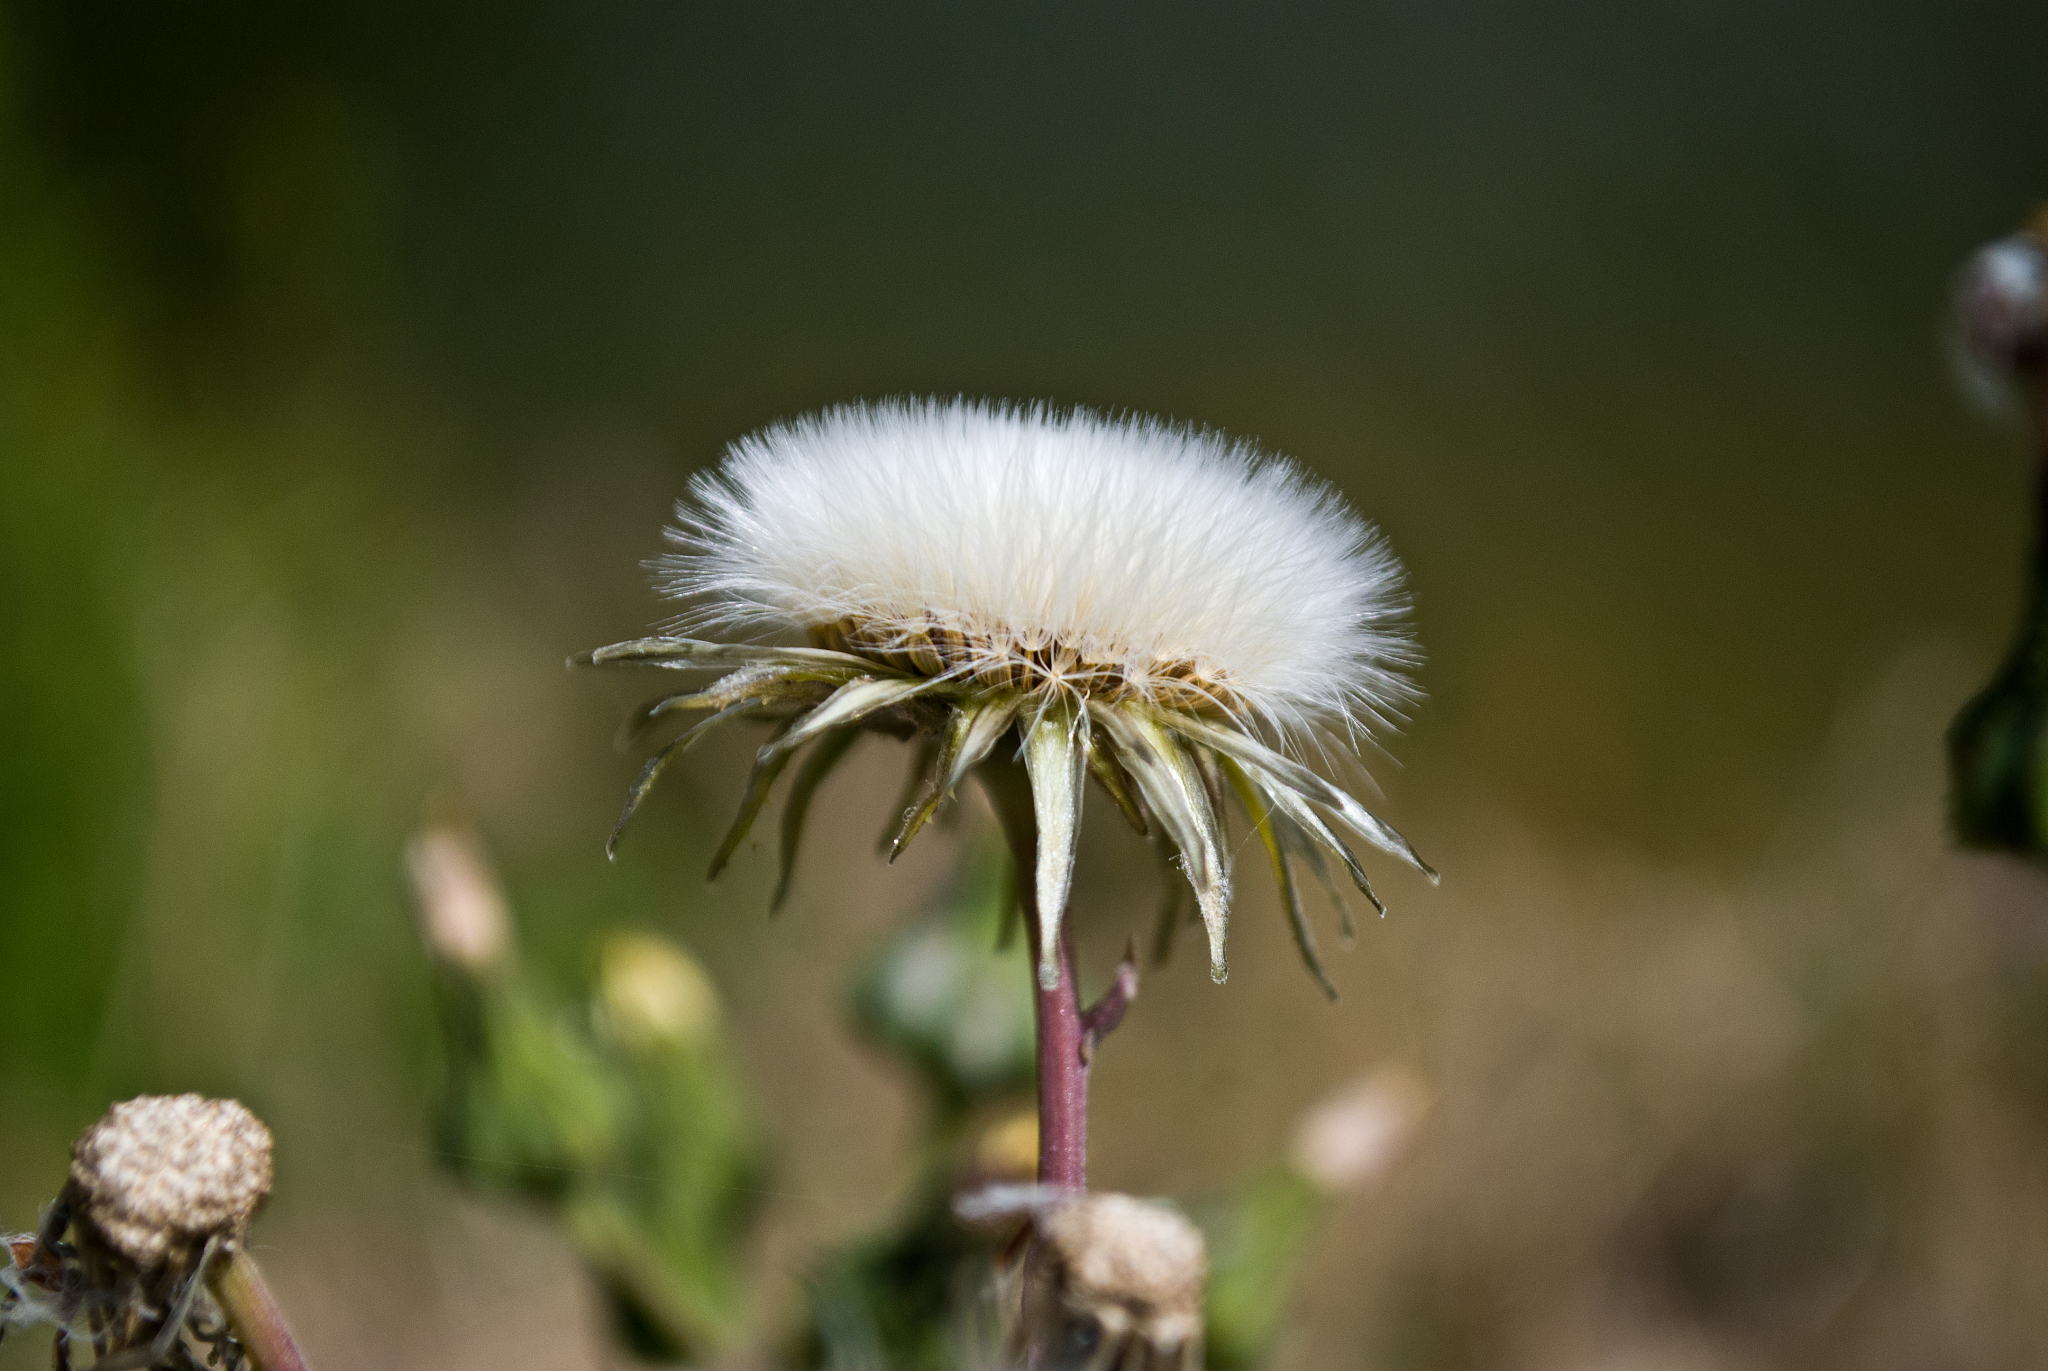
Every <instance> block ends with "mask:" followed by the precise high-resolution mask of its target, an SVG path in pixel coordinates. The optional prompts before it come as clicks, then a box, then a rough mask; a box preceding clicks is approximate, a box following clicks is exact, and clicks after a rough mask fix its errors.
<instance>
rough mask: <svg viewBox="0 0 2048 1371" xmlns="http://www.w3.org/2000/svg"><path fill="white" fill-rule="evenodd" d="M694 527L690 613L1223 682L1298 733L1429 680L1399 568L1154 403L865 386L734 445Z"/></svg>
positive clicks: (1369, 714)
mask: <svg viewBox="0 0 2048 1371" xmlns="http://www.w3.org/2000/svg"><path fill="white" fill-rule="evenodd" d="M678 514H679V524H678V526H677V527H676V528H674V529H671V530H670V534H669V536H670V540H671V542H672V543H673V544H674V545H675V546H676V547H677V549H678V551H676V552H675V553H672V554H670V555H669V556H666V557H664V558H662V559H661V561H660V563H659V564H658V565H659V571H660V573H661V575H660V583H661V586H662V589H663V590H664V591H665V592H666V593H668V594H671V595H673V596H676V597H679V598H681V599H683V600H685V601H686V602H687V607H686V608H685V610H684V612H683V614H682V616H681V623H682V625H683V626H684V627H686V628H688V629H690V630H693V631H695V630H703V629H719V630H727V631H735V630H736V631H741V632H751V633H761V632H778V631H779V632H784V633H787V632H789V631H792V630H794V631H797V632H801V633H807V634H809V635H811V636H812V637H813V639H815V640H817V641H820V642H823V643H826V644H827V645H830V646H834V647H842V648H849V649H851V650H853V651H856V652H866V653H869V654H871V655H876V654H879V655H884V656H886V657H889V658H890V659H892V660H894V661H895V663H896V664H897V665H905V664H914V665H915V666H916V667H917V669H920V670H923V671H924V672H926V673H927V674H940V673H948V674H953V675H958V676H963V677H966V678H969V679H973V680H978V681H985V682H987V683H989V684H992V685H1009V686H1013V687H1017V688H1023V689H1036V690H1057V689H1062V688H1064V689H1066V690H1069V691H1072V692H1074V693H1084V694H1092V695H1113V696H1124V697H1138V698H1144V699H1150V700H1154V701H1156V702H1159V703H1162V704H1169V705H1176V706H1181V707H1203V706H1205V705H1209V704H1213V705H1216V706H1218V707H1220V708H1223V709H1226V710H1228V711H1230V712H1232V713H1234V714H1237V715H1238V716H1240V717H1242V718H1246V719H1247V720H1257V721H1260V722H1263V723H1265V724H1267V725H1269V726H1272V727H1275V728H1278V729H1280V730H1282V731H1284V732H1289V733H1297V732H1301V731H1305V730H1309V729H1313V728H1315V727H1318V726H1322V727H1329V726H1335V727H1338V728H1344V729H1350V728H1357V727H1359V726H1362V725H1368V724H1370V723H1373V722H1376V721H1384V720H1385V718H1386V716H1388V715H1389V714H1392V713H1395V712H1397V711H1398V710H1399V709H1400V708H1401V706H1402V705H1403V704H1405V703H1406V702H1407V701H1409V700H1410V699H1411V698H1412V697H1413V689H1412V687H1411V686H1410V685H1409V683H1408V682H1407V680H1406V679H1405V678H1404V676H1403V675H1402V672H1403V670H1404V669H1405V668H1407V667H1409V666H1412V665H1413V664H1414V662H1415V661H1416V655H1415V652H1414V649H1413V645H1412V643H1411V641H1410V639H1409V638H1408V636H1407V634H1406V631H1405V629H1404V627H1403V624H1402V618H1403V615H1404V613H1405V611H1406V608H1407V599H1406V595H1405V592H1404V590H1403V585H1402V575H1401V569H1400V565H1399V564H1398V563H1397V562H1396V561H1395V560H1394V557H1393V556H1392V554H1391V553H1390V552H1388V551H1387V549H1386V546H1385V544H1384V543H1383V541H1382V540H1381V538H1380V537H1379V535H1378V534H1377V533H1376V532H1375V531H1374V530H1373V529H1372V528H1371V527H1369V526H1368V525H1367V524H1365V523H1364V522H1363V521H1362V520H1360V519H1359V518H1358V517H1357V516H1356V515H1355V514H1353V513H1352V512H1351V511H1350V510H1349V509H1348V508H1347V507H1346V506H1345V505H1344V504H1343V503H1342V501H1341V500H1340V499H1339V498H1338V497H1337V496H1336V495H1335V494H1334V493H1333V492H1332V491H1330V490H1329V489H1328V488H1327V487H1325V486H1323V485H1321V484H1320V483H1318V482H1316V481H1314V480H1313V479H1312V478H1310V477H1308V476H1306V475H1305V474H1304V473H1303V472H1301V471H1300V470H1299V469H1298V468H1296V467H1295V466H1294V465H1292V464H1291V463H1289V462H1287V461H1285V460H1284V459H1280V458H1276V457H1270V456H1266V455H1263V454H1261V453H1260V452H1258V451H1257V450H1256V449H1255V448H1253V447H1252V446H1250V445H1248V444H1245V443H1240V442H1234V441H1232V440H1230V439H1227V438H1224V437H1222V436H1219V435H1217V434H1214V433H1210V432H1207V431H1201V430H1194V429H1189V428H1184V427H1178V426H1174V425H1171V424H1167V423H1163V422H1161V421H1159V420H1156V419H1149V418H1138V417H1133V418H1109V417H1105V416H1103V415H1099V414H1096V413H1092V412H1090V411H1087V410H1068V411H1058V410H1051V409H1047V408H1044V407H1029V408H1019V407H1013V406H1008V405H995V404H986V403H981V402H974V401H965V400H953V401H939V400H923V401H897V402H889V403H884V404H875V405H847V406H842V407H839V408H836V409H830V410H826V411H824V412H823V413H820V414H816V415H811V416H807V417H805V418H802V419H798V420H795V421H793V422H790V423H785V424H778V425H776V426H774V427H771V428H767V429H764V430H762V431H761V432H759V433H756V434H753V435H751V436H750V437H747V438H744V439H742V440H740V441H739V442H737V443H735V444H734V445H733V446H732V447H731V448H730V449H729V450H728V452H727V454H726V457H725V461H724V462H723V464H722V465H721V466H720V467H719V468H718V470H717V471H716V472H713V473H709V474H706V475H703V476H700V477H699V478H698V479H697V480H696V481H695V483H694V484H693V486H692V491H691V498H690V499H689V500H686V501H685V502H683V504H682V505H681V506H680V507H679V510H678Z"/></svg>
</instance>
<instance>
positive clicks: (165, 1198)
mask: <svg viewBox="0 0 2048 1371" xmlns="http://www.w3.org/2000/svg"><path fill="white" fill-rule="evenodd" d="M71 1182H72V1185H73V1186H74V1187H75V1190H76V1193H77V1196H78V1209H79V1212H80V1214H81V1216H82V1217H83V1218H84V1219H85V1220H86V1221H88V1222H89V1223H90V1224H91V1226H92V1227H93V1228H94V1229H96V1230H97V1231H98V1233H99V1235H100V1236H101V1237H102V1238H103V1239H105V1241H106V1243H107V1245H108V1246H109V1247H111V1248H113V1249H114V1250H115V1251H116V1252H119V1253H120V1254H121V1255H122V1256H124V1257H126V1258H128V1259H129V1260H130V1261H132V1262H134V1263H135V1264H136V1265H137V1266H138V1267H141V1268H144V1269H150V1268H154V1267H159V1266H162V1265H164V1264H166V1263H167V1262H170V1261H172V1260H174V1259H176V1260H177V1261H178V1263H179V1264H182V1263H183V1261H184V1260H186V1259H188V1258H189V1257H190V1256H191V1255H192V1254H194V1253H196V1251H197V1250H198V1249H199V1248H201V1247H203V1246H205V1244H206V1241H207V1240H208V1239H209V1238H214V1237H220V1238H223V1239H233V1238H238V1237H240V1236H241V1235H242V1233H243V1232H244V1231H245V1230H246V1229H247V1228H248V1226H249V1221H250V1220H251V1219H252V1218H254V1217H255V1214H256V1211H257V1210H258V1209H259V1208H261V1207H262V1204H263V1201H264V1200H265V1199H266V1198H267V1197H268V1196H269V1194H270V1130H269V1129H268V1128H265V1127H264V1126H263V1123H262V1121H261V1120H259V1119H258V1118H257V1117H256V1116H255V1115H254V1114H251V1113H250V1112H249V1111H248V1110H247V1109H245V1108H243V1107H242V1105H241V1104H239V1103H238V1102H236V1101H234V1100H210V1099H207V1098H206V1097H205V1096H203V1095H143V1096H140V1097H138V1098H136V1099H132V1100H127V1101H124V1102H123V1103H121V1104H117V1105H115V1106H114V1107H113V1108H112V1109H109V1110H108V1111H107V1113H106V1117H104V1118H102V1119H101V1120H100V1121H99V1122H98V1123H97V1124H94V1125H93V1126H92V1127H91V1128H89V1129H87V1130H86V1131H85V1132H84V1133H83V1134H81V1135H80V1137H79V1139H78V1141H77V1142H76V1143H75V1144H73V1146H72V1149H71Z"/></svg>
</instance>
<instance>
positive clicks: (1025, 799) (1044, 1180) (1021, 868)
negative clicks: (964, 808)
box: [979, 759, 1088, 1190]
mask: <svg viewBox="0 0 2048 1371" xmlns="http://www.w3.org/2000/svg"><path fill="white" fill-rule="evenodd" d="M979 774H980V776H981V780H982V785H983V787H984V788H985V789H986V790H987V792H988V797H989V802H990V803H991V804H992V805H993V806H994V808H995V811H996V818H997V819H998V820H999V821H1000V822H1001V823H1002V826H1003V836H1004V837H1006V838H1008V839H1009V843H1010V857H1011V866H1012V867H1013V868H1014V871H1015V875H1016V881H1017V899H1018V902H1019V903H1020V904H1021V905H1022V906H1023V908H1024V930H1025V937H1026V942H1025V946H1026V947H1027V948H1035V947H1037V946H1038V945H1039V944H1038V883H1037V870H1038V819H1037V817H1036V815H1035V813H1034V811H1033V810H1032V807H1031V782H1030V780H1029V778H1027V777H1026V775H1025V774H1024V768H1023V767H1022V766H1021V765H1019V764H1018V763H1016V762H1014V761H1010V760H1007V759H1005V760H999V761H990V762H987V763H984V764H983V765H982V767H981V768H980V773H979ZM1025 960H1026V963H1027V966H1028V970H1029V971H1030V975H1031V984H1032V1009H1033V1014H1034V1018H1035V1020H1036V1022H1037V1027H1038V1180H1039V1184H1041V1185H1056V1186H1059V1187H1061V1188H1062V1189H1068V1190H1085V1189H1087V1187H1088V1056H1087V1052H1086V1043H1087V1037H1086V1033H1085V1031H1084V1028H1083V1025H1082V1021H1081V998H1080V987H1079V986H1078V985H1077V984H1076V983H1075V977H1074V943H1073V937H1072V935H1071V934H1070V933H1069V932H1068V930H1067V929H1066V928H1065V927H1062V928H1061V929H1060V981H1059V984H1058V985H1056V986H1054V987H1053V988H1052V989H1051V990H1046V989H1043V988H1042V987H1040V986H1039V984H1038V972H1037V966H1036V961H1035V959H1034V958H1031V957H1027V958H1026V959H1025Z"/></svg>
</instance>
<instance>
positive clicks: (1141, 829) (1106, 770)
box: [1088, 738, 1152, 838]
mask: <svg viewBox="0 0 2048 1371" xmlns="http://www.w3.org/2000/svg"><path fill="white" fill-rule="evenodd" d="M1088 771H1089V774H1090V775H1092V776H1094V777H1095V783H1096V784H1097V785H1099V786H1101V787H1102V788H1103V790H1104V791H1105V792H1106V793H1107V794H1108V795H1109V798H1110V799H1111V800H1113V801H1114V802H1115V803H1116V808H1117V812H1118V813H1119V814H1121V815H1123V816H1124V822H1125V823H1127V824H1129V825H1130V826H1131V827H1132V828H1133V829H1134V830H1136V832H1137V834H1138V836H1139V837H1140V838H1149V837H1151V836H1152V828H1151V825H1149V824H1147V823H1146V822H1145V813H1144V811H1143V810H1141V809H1139V808H1138V802H1137V800H1136V799H1135V798H1133V797H1132V795H1131V778H1130V776H1129V774H1128V773H1127V772H1125V770H1124V767H1123V763H1122V762H1119V761H1118V760H1117V758H1116V750H1115V748H1113V747H1112V746H1111V745H1110V742H1109V740H1108V739H1107V738H1100V739H1096V740H1095V741H1094V744H1093V746H1091V747H1090V748H1089V749H1088Z"/></svg>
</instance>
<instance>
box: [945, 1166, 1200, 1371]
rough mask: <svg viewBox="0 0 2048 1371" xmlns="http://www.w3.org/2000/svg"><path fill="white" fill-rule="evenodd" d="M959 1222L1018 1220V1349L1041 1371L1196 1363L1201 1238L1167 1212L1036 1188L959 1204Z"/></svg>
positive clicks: (1109, 1197) (1115, 1197) (1004, 1188)
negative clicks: (1027, 1349)
mask: <svg viewBox="0 0 2048 1371" xmlns="http://www.w3.org/2000/svg"><path fill="white" fill-rule="evenodd" d="M954 1207H955V1210H956V1211H957V1212H958V1214H959V1216H960V1217H961V1219H962V1220H964V1221H966V1222H968V1223H980V1224H985V1223H989V1222H994V1221H1001V1220H1005V1219H1007V1220H1012V1221H1014V1220H1015V1219H1017V1218H1019V1217H1022V1218H1025V1219H1028V1220H1029V1223H1030V1227H1029V1229H1028V1230H1027V1231H1028V1233H1029V1235H1030V1242H1029V1244H1028V1245H1027V1246H1026V1247H1025V1248H1024V1250H1023V1253H1022V1258H1021V1262H1020V1263H1019V1264H1018V1265H1017V1266H1015V1267H1014V1268H1013V1269H1012V1271H1011V1274H1010V1279H1011V1280H1014V1281H1016V1285H1015V1288H1014V1291H1013V1293H1012V1295H1011V1297H1010V1298H1011V1299H1012V1300H1013V1301H1014V1303H1013V1304H1012V1306H1011V1308H1012V1315H1013V1317H1014V1318H1015V1320H1016V1323H1017V1331H1018V1334H1019V1338H1020V1341H1022V1342H1024V1343H1026V1344H1028V1345H1029V1346H1031V1347H1034V1348H1036V1349H1038V1352H1039V1358H1040V1360H1039V1362H1038V1363H1037V1364H1038V1365H1041V1366H1043V1367H1046V1368H1048V1371H1052V1368H1074V1371H1083V1369H1084V1368H1097V1367H1128V1368H1134V1369H1136V1371H1142V1368H1146V1367H1158V1368H1161V1369H1162V1371H1164V1368H1169V1367H1173V1368H1184V1367H1195V1366H1200V1365H1201V1349H1202V1296H1203V1292H1204V1290H1205V1289H1206V1287H1207V1285H1208V1272H1209V1259H1208V1250H1207V1245H1206V1244H1205V1243H1204V1241H1203V1238H1202V1231H1201V1230H1200V1229H1199V1228H1196V1227H1195V1226H1194V1225H1193V1224H1192V1223H1189V1222H1188V1220H1187V1219H1186V1218H1185V1217H1184V1216H1183V1215H1182V1214H1181V1213H1180V1211H1179V1210H1177V1209H1175V1208H1173V1206H1171V1205H1168V1204H1162V1203H1160V1202H1158V1201H1156V1200H1141V1199H1136V1198H1134V1197H1132V1196H1130V1195H1119V1194H1114V1193H1108V1192H1104V1193H1092V1194H1081V1193H1077V1192H1074V1191H1071V1190H1060V1189H1057V1188H1054V1187H1050V1186H1042V1185H992V1186H989V1187H987V1188H986V1189H985V1190H982V1191H980V1192H977V1193H975V1194H972V1195H969V1196H965V1197H962V1198H961V1199H960V1200H959V1201H957V1202H956V1203H955V1206H954Z"/></svg>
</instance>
